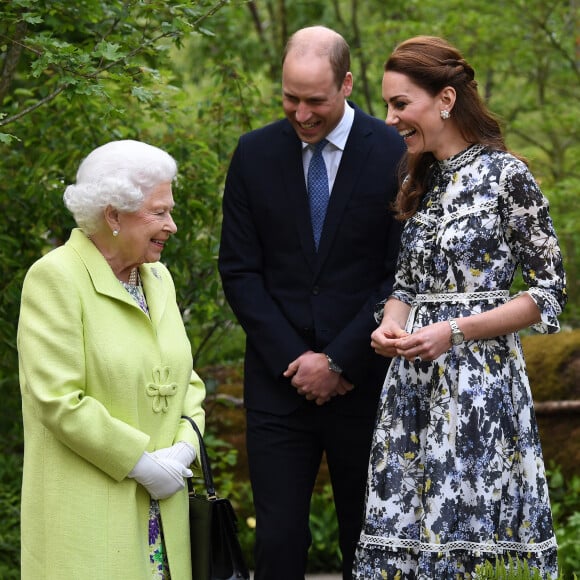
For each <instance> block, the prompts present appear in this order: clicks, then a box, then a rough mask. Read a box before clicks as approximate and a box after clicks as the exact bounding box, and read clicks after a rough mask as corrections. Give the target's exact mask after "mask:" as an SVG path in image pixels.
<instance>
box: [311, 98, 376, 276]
mask: <svg viewBox="0 0 580 580" xmlns="http://www.w3.org/2000/svg"><path fill="white" fill-rule="evenodd" d="M370 133H371V129H370V128H369V127H368V125H367V123H365V122H364V118H363V117H361V115H360V114H359V113H358V111H357V110H356V109H355V117H354V122H353V125H352V128H351V130H350V133H349V136H348V139H347V141H346V145H345V148H344V151H343V153H342V158H341V160H340V166H339V168H338V173H337V175H336V179H335V180H334V186H333V188H332V193H331V196H330V201H329V203H328V209H327V211H326V219H325V222H324V228H323V230H322V237H321V239H320V245H319V248H318V266H319V267H320V266H321V265H322V263H323V262H324V259H325V257H326V256H327V255H328V252H329V251H330V248H331V247H332V242H333V240H334V237H335V235H336V232H337V230H338V227H339V225H340V221H341V217H342V214H343V213H344V210H345V208H346V206H347V204H348V201H349V200H350V198H351V196H352V194H353V191H354V189H355V186H356V183H357V181H358V179H359V174H360V172H361V171H362V170H363V167H364V160H365V159H366V158H367V156H368V153H369V151H370V149H371V146H372V145H371V139H368V136H369V135H370Z"/></svg>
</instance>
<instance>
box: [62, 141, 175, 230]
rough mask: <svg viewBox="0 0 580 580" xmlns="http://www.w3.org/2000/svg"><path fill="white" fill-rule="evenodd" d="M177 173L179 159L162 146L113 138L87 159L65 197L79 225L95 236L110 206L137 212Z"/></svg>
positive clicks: (66, 191)
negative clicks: (148, 198) (174, 157)
mask: <svg viewBox="0 0 580 580" xmlns="http://www.w3.org/2000/svg"><path fill="white" fill-rule="evenodd" d="M176 174H177V164H176V162H175V160H174V159H173V157H171V155H169V154H168V153H166V152H165V151H163V150H162V149H159V148H158V147H154V146H153V145H148V144H147V143H143V142H141V141H133V140H129V139H127V140H121V141H111V142H110V143H107V144H105V145H102V146H101V147H97V148H96V149H94V150H93V151H92V152H91V153H89V155H88V156H87V157H86V158H85V159H84V160H83V162H82V163H81V165H80V167H79V169H78V171H77V178H76V183H75V184H72V185H69V186H68V187H67V188H66V190H65V192H64V196H63V199H64V203H65V205H66V207H67V208H68V210H69V211H70V212H71V213H72V215H73V217H74V219H75V222H76V223H77V225H78V227H79V228H80V229H81V230H83V232H84V233H85V234H87V235H91V234H93V233H95V232H96V231H97V229H98V228H99V225H100V224H101V222H102V220H103V215H104V210H105V208H106V207H107V206H109V205H110V206H112V207H113V208H115V209H116V210H118V211H119V212H121V213H129V212H134V211H137V210H138V209H139V208H140V207H141V205H142V204H143V202H144V200H145V197H146V196H147V195H148V194H149V193H150V192H151V191H152V190H153V189H154V188H155V187H156V186H158V185H159V184H160V183H165V182H171V181H173V179H174V178H175V176H176Z"/></svg>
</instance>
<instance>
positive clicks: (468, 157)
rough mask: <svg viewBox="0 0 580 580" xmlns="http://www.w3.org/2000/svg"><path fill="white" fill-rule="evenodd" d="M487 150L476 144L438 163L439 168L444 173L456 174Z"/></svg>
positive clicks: (483, 146)
mask: <svg viewBox="0 0 580 580" xmlns="http://www.w3.org/2000/svg"><path fill="white" fill-rule="evenodd" d="M484 149H485V145H480V144H475V145H471V146H470V147H468V148H467V149H464V150H463V151H460V152H459V153H457V154H456V155H453V156H452V157H449V159H443V160H442V161H437V165H438V166H439V170H440V171H441V172H442V173H455V171H458V170H459V169H461V168H462V167H465V166H466V165H469V164H470V163H472V162H473V161H475V159H476V158H477V157H479V155H480V154H481V152H482V151H483V150H484Z"/></svg>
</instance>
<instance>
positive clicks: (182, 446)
mask: <svg viewBox="0 0 580 580" xmlns="http://www.w3.org/2000/svg"><path fill="white" fill-rule="evenodd" d="M151 455H153V457H155V458H157V459H175V460H176V461H179V463H182V464H183V465H184V466H185V467H189V466H190V465H191V464H192V463H193V462H194V461H195V457H196V453H195V448H194V447H193V445H191V444H190V443H188V442H187V441H178V442H177V443H175V444H174V445H172V446H171V447H163V448H162V449H158V450H157V451H153V452H152V453H151Z"/></svg>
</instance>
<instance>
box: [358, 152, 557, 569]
mask: <svg viewBox="0 0 580 580" xmlns="http://www.w3.org/2000/svg"><path fill="white" fill-rule="evenodd" d="M432 170H433V174H432V179H431V183H430V187H429V189H428V193H426V195H425V196H424V198H423V199H422V201H421V204H420V207H419V211H418V212H417V213H416V214H415V215H414V216H413V217H412V218H411V219H409V220H408V221H407V222H406V224H405V228H404V232H403V237H402V246H401V253H400V256H399V264H398V273H397V278H396V282H395V287H394V290H393V294H392V296H393V297H395V298H397V299H399V300H401V301H403V302H405V303H407V304H409V305H410V306H411V312H410V315H409V319H408V323H407V331H408V332H412V331H414V330H416V329H419V328H421V327H423V326H426V325H429V324H432V323H435V322H438V321H446V320H449V319H450V318H460V317H463V316H469V315H472V314H477V313H480V312H484V311H487V310H489V309H492V308H494V307H495V306H497V305H499V304H501V303H503V302H505V301H507V300H509V299H510V298H509V289H510V286H511V285H512V281H513V278H514V272H515V270H516V267H517V266H518V264H519V265H520V266H521V268H522V274H523V278H524V280H525V282H526V284H527V285H528V290H527V292H528V293H529V295H530V296H531V297H532V299H533V300H534V301H535V302H536V304H537V305H538V308H539V310H540V312H541V322H539V323H538V324H537V325H535V328H536V330H538V331H539V332H543V333H552V332H557V331H558V330H559V324H558V320H557V316H558V315H559V314H560V313H561V311H562V308H563V306H564V304H565V302H566V290H565V274H564V270H563V266H562V258H561V254H560V249H559V246H558V241H557V238H556V235H555V232H554V228H553V225H552V221H551V219H550V216H549V214H548V203H547V201H546V199H545V198H544V196H543V195H542V193H541V192H540V190H539V188H538V186H537V185H536V183H535V181H534V179H533V177H532V175H531V174H530V172H529V171H528V169H527V168H526V166H525V165H524V164H523V163H522V162H520V161H519V160H518V159H516V158H515V157H513V156H512V155H510V154H508V153H505V152H500V151H492V150H489V149H487V148H485V147H482V146H480V145H474V146H472V147H470V148H469V149H467V150H466V151H464V152H462V153H460V154H458V155H456V156H454V157H452V158H450V159H448V160H445V161H442V162H435V163H434V165H433V168H432ZM507 555H510V556H511V557H512V558H513V557H520V558H525V559H526V560H527V561H528V564H529V565H530V566H534V567H537V568H538V569H539V570H540V571H541V573H542V574H543V576H547V575H548V574H552V575H554V577H555V576H556V573H557V554H556V539H555V537H554V531H553V527H552V517H551V510H550V504H549V498H548V487H547V483H546V476H545V472H544V464H543V459H542V453H541V448H540V442H539V437H538V431H537V426H536V420H535V416H534V410H533V403H532V397H531V393H530V387H529V381H528V378H527V374H526V369H525V363H524V359H523V354H522V348H521V345H520V340H519V337H518V335H517V334H509V335H507V336H498V337H496V338H493V339H488V340H471V341H467V342H465V343H464V344H462V345H460V346H454V347H451V348H450V349H449V350H448V351H447V352H445V353H444V354H442V355H441V356H440V357H439V358H437V359H436V360H434V361H416V362H409V361H407V360H405V359H403V358H401V357H397V358H395V359H393V361H392V364H391V366H390V369H389V371H388V373H387V377H386V379H385V384H384V387H383V392H382V396H381V403H380V406H379V413H378V417H377V424H376V427H375V433H374V439H373V444H372V450H371V459H370V465H369V477H368V486H367V501H366V513H365V522H364V526H363V529H362V533H361V537H360V542H359V545H358V549H357V555H356V558H355V563H354V577H355V578H357V579H364V580H375V579H381V580H384V579H387V578H401V579H402V578H405V579H415V578H420V579H429V580H432V579H437V580H441V579H447V578H448V579H456V578H476V577H477V576H476V574H475V573H474V572H475V568H476V565H478V564H481V563H483V562H485V561H486V560H490V561H492V562H494V561H495V558H496V556H499V557H502V556H504V557H506V556H507Z"/></svg>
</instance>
